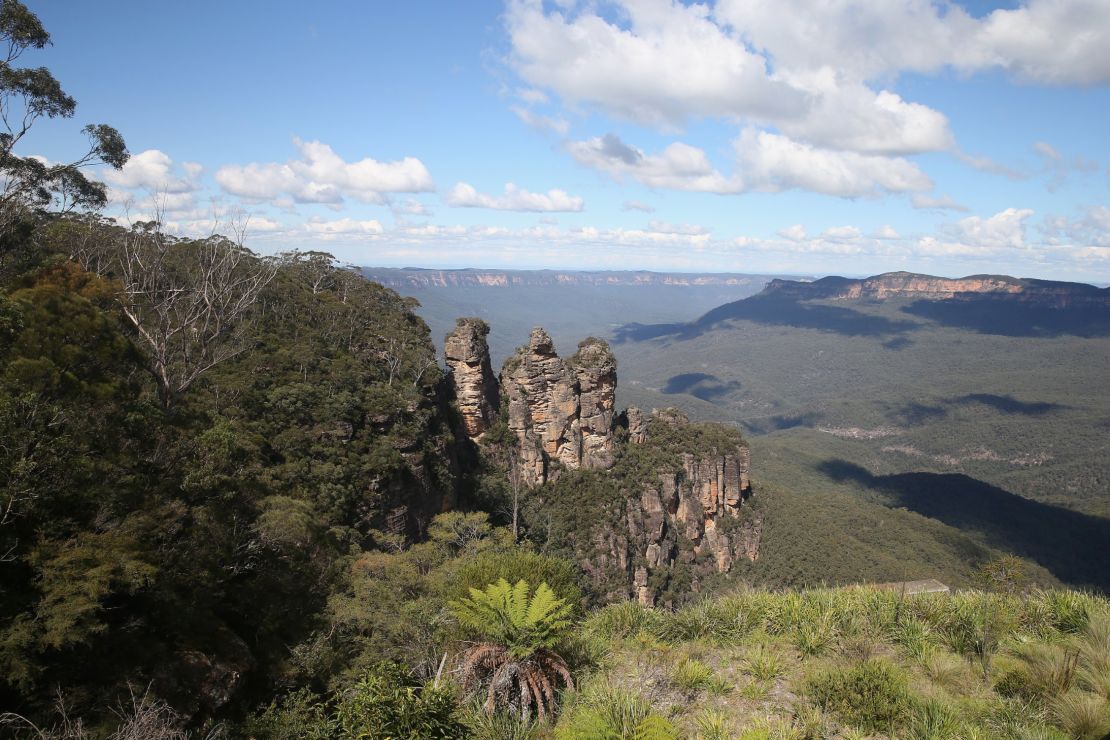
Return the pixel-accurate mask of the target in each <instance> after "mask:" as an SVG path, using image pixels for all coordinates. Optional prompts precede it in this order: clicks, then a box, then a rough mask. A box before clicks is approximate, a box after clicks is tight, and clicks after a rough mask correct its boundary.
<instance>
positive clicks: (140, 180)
mask: <svg viewBox="0 0 1110 740" xmlns="http://www.w3.org/2000/svg"><path fill="white" fill-rule="evenodd" d="M182 168H183V169H184V170H185V175H186V176H185V177H180V176H178V175H175V174H174V171H173V170H174V166H173V159H171V158H170V155H168V154H166V153H165V152H163V151H160V150H158V149H147V150H145V151H142V152H139V153H138V154H133V155H131V158H130V159H128V160H127V162H126V164H124V165H123V167H122V168H120V169H118V170H113V169H108V170H105V171H104V179H105V180H107V181H108V183H109V184H110V185H113V186H115V187H117V188H125V189H128V190H140V189H141V190H150V191H155V192H159V193H188V192H191V191H194V190H197V189H198V188H199V186H198V185H197V183H196V178H197V177H198V176H199V175H200V172H201V168H200V166H199V165H197V164H194V163H192V162H186V163H184V164H183V165H182Z"/></svg>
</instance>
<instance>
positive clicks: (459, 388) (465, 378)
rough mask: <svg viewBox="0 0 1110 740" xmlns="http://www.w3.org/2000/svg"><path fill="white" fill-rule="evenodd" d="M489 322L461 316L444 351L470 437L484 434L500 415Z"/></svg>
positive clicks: (499, 400)
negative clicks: (490, 350)
mask: <svg viewBox="0 0 1110 740" xmlns="http://www.w3.org/2000/svg"><path fill="white" fill-rule="evenodd" d="M488 334H489V325H488V324H487V323H486V322H485V321H482V320H481V319H475V318H463V319H459V320H458V322H457V324H456V326H455V330H454V331H452V332H451V333H450V334H448V335H447V341H446V342H445V343H444V345H443V354H444V357H445V358H446V360H447V367H448V368H450V370H451V386H452V388H453V389H454V391H455V400H456V402H457V404H458V409H459V416H460V417H461V418H462V425H463V429H464V430H465V431H466V434H467V436H468V437H470V438H471V439H476V438H477V437H479V436H481V435H482V434H483V433H484V432H485V431H486V430H487V429H489V428H490V425H491V424H493V422H494V421H495V420H496V419H497V412H498V409H499V407H500V402H501V395H500V392H499V391H498V387H497V378H495V377H494V376H493V368H492V367H491V366H490V360H489V345H488V344H487V343H486V335H488Z"/></svg>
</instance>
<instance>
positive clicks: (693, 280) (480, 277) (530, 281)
mask: <svg viewBox="0 0 1110 740" xmlns="http://www.w3.org/2000/svg"><path fill="white" fill-rule="evenodd" d="M362 271H363V274H364V275H365V276H366V277H368V278H369V279H371V280H373V281H375V282H378V283H381V284H382V285H385V286H386V287H389V288H393V289H395V290H399V289H404V288H437V287H438V288H445V287H492V288H499V287H510V286H548V285H592V286H605V285H609V286H618V285H640V286H684V287H691V286H750V285H762V284H763V283H766V282H767V280H768V279H769V278H771V277H772V276H771V275H752V274H741V273H685V272H652V271H649V270H492V269H476V268H467V269H459V270H435V269H423V268H418V267H403V268H388V267H364V268H362Z"/></svg>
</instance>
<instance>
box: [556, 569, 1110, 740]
mask: <svg viewBox="0 0 1110 740" xmlns="http://www.w3.org/2000/svg"><path fill="white" fill-rule="evenodd" d="M584 634H585V635H587V637H589V638H592V639H593V640H596V641H597V642H598V643H600V644H602V645H604V646H605V648H606V652H605V658H604V659H602V660H601V662H600V666H599V669H598V670H596V672H594V673H593V674H592V675H587V676H585V677H583V679H582V680H580V683H581V686H580V688H581V693H580V695H579V696H578V697H572V699H571V702H570V704H569V706H568V707H567V709H566V710H565V712H564V716H563V718H562V719H561V721H560V729H563V728H566V730H571V729H572V728H573V727H574V725H575V723H580V724H585V721H584V720H586V719H589V716H588V715H590V714H591V713H599V714H604V712H603V711H601V710H604V709H606V708H608V709H610V710H611V709H613V708H614V707H625V714H626V715H627V713H628V709H629V708H633V707H635V711H636V712H637V713H638V714H640V715H643V714H645V713H647V712H648V711H650V712H652V713H654V714H656V715H658V716H660V717H663V718H666V719H667V720H668V721H669V723H670V724H671V725H672V726H673V728H674V729H675V730H677V733H676V734H679V733H680V736H682V737H703V738H708V737H733V738H735V737H743V738H753V739H754V738H769V737H862V736H875V735H878V736H880V737H885V736H895V737H942V738H968V737H976V738H1011V737H1020V736H1030V737H1033V736H1035V737H1051V738H1055V737H1068V736H1073V737H1075V736H1087V735H1081V734H1079V733H1080V731H1081V730H1082V729H1083V724H1082V723H1083V722H1084V721H1086V722H1087V723H1089V724H1088V728H1089V727H1090V724H1091V723H1093V724H1096V725H1097V724H1098V723H1099V722H1101V723H1102V727H1103V729H1102V731H1103V732H1105V731H1107V730H1110V696H1108V692H1110V685H1108V684H1107V681H1106V679H1105V673H1104V671H1106V670H1110V603H1108V602H1107V601H1106V600H1105V599H1098V598H1092V597H1088V596H1084V595H1081V594H1078V593H1076V592H1073V591H1063V592H1054V593H1035V594H1032V595H1029V596H1011V597H1007V596H999V595H992V594H983V593H978V592H967V593H961V594H957V595H953V596H949V595H947V594H931V595H922V596H914V597H907V598H906V599H904V600H903V599H902V598H901V597H900V595H899V594H897V593H894V592H877V591H873V590H869V589H838V590H818V591H808V592H796V591H795V592H785V593H767V592H760V591H741V592H738V593H736V594H733V595H729V596H726V597H724V598H723V599H720V600H717V601H711V602H705V603H702V604H698V605H695V606H691V607H687V608H686V609H683V610H682V611H680V612H677V613H666V612H659V611H649V610H644V609H642V608H640V607H638V606H636V605H634V604H622V605H618V606H613V607H608V608H606V609H604V610H602V611H600V612H596V613H594V614H593V615H591V616H590V618H589V620H588V621H587V624H586V627H585V630H584ZM984 641H985V642H984ZM977 644H986V645H988V647H987V649H986V651H985V652H981V653H977V652H976V648H975V646H976V645H977ZM984 658H986V659H984ZM1073 661H1074V662H1073ZM860 675H864V676H870V677H871V678H872V679H877V680H872V681H870V682H868V683H866V684H864V685H862V686H858V685H857V688H856V689H855V690H853V689H852V684H851V682H850V679H851V677H852V676H860ZM1069 705H1070V706H1072V707H1074V706H1076V705H1082V706H1084V707H1086V708H1087V710H1088V711H1086V712H1082V711H1076V710H1075V709H1074V708H1073V709H1071V710H1069V708H1068V706H1069ZM614 714H616V713H615V712H612V711H610V712H609V713H608V715H609V716H613V715H614ZM1063 731H1066V732H1067V733H1068V734H1064V732H1063ZM1094 732H1095V733H1096V734H1094V735H1091V736H1093V737H1098V736H1100V733H1099V731H1098V730H1097V728H1096V729H1095V730H1094ZM1028 733H1032V734H1028ZM572 734H573V733H569V734H567V736H568V737H569V736H572ZM557 736H558V732H557ZM661 736H666V735H661Z"/></svg>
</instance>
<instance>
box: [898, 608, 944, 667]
mask: <svg viewBox="0 0 1110 740" xmlns="http://www.w3.org/2000/svg"><path fill="white" fill-rule="evenodd" d="M890 639H891V641H892V642H894V644H895V645H897V646H898V647H899V648H900V649H901V651H902V652H903V653H904V654H905V655H906V657H909V658H912V659H913V660H916V661H922V660H924V659H925V657H926V656H928V655H929V654H931V653H932V652H933V651H934V650H936V647H937V639H936V633H935V632H934V631H933V629H932V628H931V627H930V626H929V624H928V623H927V622H924V621H922V620H921V619H918V618H916V617H907V618H906V619H903V620H902V622H901V623H900V624H897V625H895V626H894V627H893V628H892V629H891V631H890Z"/></svg>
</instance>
